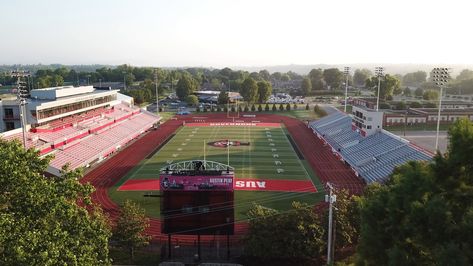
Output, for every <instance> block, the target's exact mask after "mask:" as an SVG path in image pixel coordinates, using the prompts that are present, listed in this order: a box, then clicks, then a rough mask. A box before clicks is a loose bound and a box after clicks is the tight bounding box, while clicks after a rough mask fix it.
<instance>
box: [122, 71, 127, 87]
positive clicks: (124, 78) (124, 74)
mask: <svg viewBox="0 0 473 266" xmlns="http://www.w3.org/2000/svg"><path fill="white" fill-rule="evenodd" d="M122 73H123V89H124V90H125V91H126V71H123V72H122Z"/></svg>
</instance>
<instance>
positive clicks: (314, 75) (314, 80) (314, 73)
mask: <svg viewBox="0 0 473 266" xmlns="http://www.w3.org/2000/svg"><path fill="white" fill-rule="evenodd" d="M309 79H310V84H311V85H312V87H311V89H313V90H322V89H323V85H324V84H323V81H322V79H323V71H322V69H312V70H311V71H310V72H309Z"/></svg>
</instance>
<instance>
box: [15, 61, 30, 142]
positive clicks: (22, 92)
mask: <svg viewBox="0 0 473 266" xmlns="http://www.w3.org/2000/svg"><path fill="white" fill-rule="evenodd" d="M30 75H31V74H30V73H29V72H28V71H19V70H16V71H12V72H11V73H10V76H12V77H16V78H17V81H16V84H17V99H18V107H19V109H20V121H21V128H22V131H23V148H24V149H26V123H27V121H26V110H25V108H26V104H27V102H26V98H27V97H28V95H29V91H28V87H27V86H26V85H25V82H22V81H21V78H22V77H29V76H30Z"/></svg>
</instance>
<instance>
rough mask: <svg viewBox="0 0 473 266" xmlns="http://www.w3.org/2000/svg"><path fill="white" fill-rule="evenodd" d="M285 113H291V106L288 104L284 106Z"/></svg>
mask: <svg viewBox="0 0 473 266" xmlns="http://www.w3.org/2000/svg"><path fill="white" fill-rule="evenodd" d="M286 111H291V104H290V103H288V104H286Z"/></svg>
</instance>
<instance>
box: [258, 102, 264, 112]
mask: <svg viewBox="0 0 473 266" xmlns="http://www.w3.org/2000/svg"><path fill="white" fill-rule="evenodd" d="M258 112H263V106H261V104H260V105H258Z"/></svg>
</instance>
